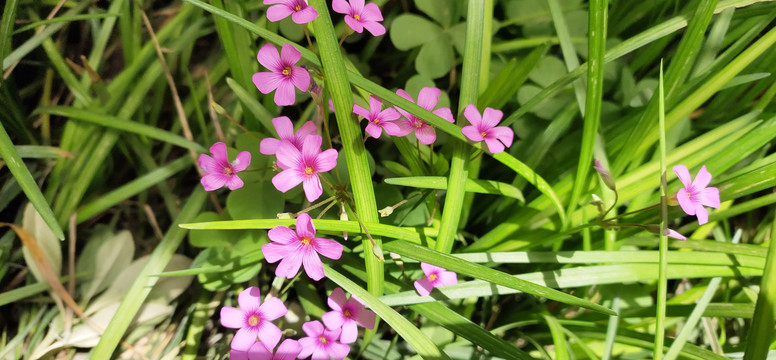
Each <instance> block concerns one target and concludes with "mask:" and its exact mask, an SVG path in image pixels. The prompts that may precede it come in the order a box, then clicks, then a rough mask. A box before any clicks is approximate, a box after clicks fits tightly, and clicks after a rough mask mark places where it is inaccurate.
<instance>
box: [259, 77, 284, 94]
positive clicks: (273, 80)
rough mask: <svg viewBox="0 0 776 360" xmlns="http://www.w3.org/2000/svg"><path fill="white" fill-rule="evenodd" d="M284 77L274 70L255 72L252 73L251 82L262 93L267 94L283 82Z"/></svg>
mask: <svg viewBox="0 0 776 360" xmlns="http://www.w3.org/2000/svg"><path fill="white" fill-rule="evenodd" d="M285 79H286V77H285V76H283V75H282V74H278V73H274V72H257V73H255V74H253V84H254V85H256V88H257V89H259V91H261V93H262V94H269V93H271V92H272V91H273V90H275V89H277V88H278V87H279V86H280V84H282V83H283V80H285Z"/></svg>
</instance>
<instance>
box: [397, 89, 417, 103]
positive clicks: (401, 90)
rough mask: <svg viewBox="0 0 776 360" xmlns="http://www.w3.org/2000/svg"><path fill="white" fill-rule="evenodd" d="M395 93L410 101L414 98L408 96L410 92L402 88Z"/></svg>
mask: <svg viewBox="0 0 776 360" xmlns="http://www.w3.org/2000/svg"><path fill="white" fill-rule="evenodd" d="M396 95H399V96H401V97H403V98H405V99H407V100H409V101H411V102H415V100H413V99H412V96H410V94H408V93H407V92H406V91H404V89H399V90H396Z"/></svg>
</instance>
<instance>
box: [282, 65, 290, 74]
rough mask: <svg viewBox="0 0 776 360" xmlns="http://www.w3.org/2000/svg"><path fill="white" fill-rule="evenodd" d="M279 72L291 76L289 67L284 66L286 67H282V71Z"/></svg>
mask: <svg viewBox="0 0 776 360" xmlns="http://www.w3.org/2000/svg"><path fill="white" fill-rule="evenodd" d="M281 73H282V74H283V75H284V76H291V68H289V67H286V68H284V69H283V71H282V72H281Z"/></svg>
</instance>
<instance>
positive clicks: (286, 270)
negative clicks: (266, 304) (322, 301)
mask: <svg viewBox="0 0 776 360" xmlns="http://www.w3.org/2000/svg"><path fill="white" fill-rule="evenodd" d="M268 234H269V239H270V240H272V242H271V243H269V244H264V246H262V247H261V251H262V252H263V253H264V258H265V259H267V262H269V263H276V262H278V261H279V260H281V259H282V260H283V261H281V262H280V264H279V265H278V268H277V269H276V270H275V276H280V277H285V278H289V279H292V278H293V277H294V276H296V273H297V272H299V267H301V266H302V263H304V271H305V272H306V273H307V276H309V277H310V278H311V279H313V280H315V281H318V280H320V279H322V278H323V264H322V263H321V258H320V257H318V254H319V253H320V254H321V255H323V256H325V257H327V258H329V259H332V260H338V259H339V258H340V256H342V244H340V243H338V242H336V241H334V240H329V239H324V238H317V237H315V227H314V226H313V222H312V219H310V215H307V214H302V215H299V217H298V218H297V219H296V231H294V230H291V229H289V228H287V227H285V226H275V227H274V228H272V229H270V230H269V233H268Z"/></svg>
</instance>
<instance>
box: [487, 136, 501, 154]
mask: <svg viewBox="0 0 776 360" xmlns="http://www.w3.org/2000/svg"><path fill="white" fill-rule="evenodd" d="M485 144H486V145H488V151H490V152H491V154H498V153H500V152H502V151H504V145H503V144H502V143H501V142H499V141H498V140H496V139H493V138H485Z"/></svg>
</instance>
